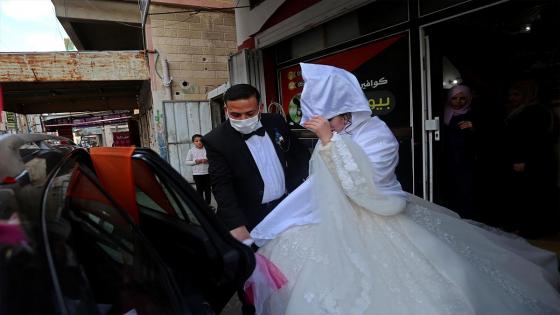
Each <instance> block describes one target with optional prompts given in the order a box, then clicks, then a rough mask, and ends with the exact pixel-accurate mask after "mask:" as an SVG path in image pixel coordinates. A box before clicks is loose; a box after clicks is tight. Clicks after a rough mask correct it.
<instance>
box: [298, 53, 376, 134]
mask: <svg viewBox="0 0 560 315" xmlns="http://www.w3.org/2000/svg"><path fill="white" fill-rule="evenodd" d="M300 66H301V74H302V76H303V80H304V81H305V84H304V86H303V92H302V93H301V110H302V112H303V117H302V118H301V122H300V124H303V123H304V122H306V121H307V120H309V119H310V118H311V117H313V116H322V117H324V118H326V119H330V118H333V117H335V116H337V115H340V114H344V113H352V125H350V126H348V128H347V130H346V131H351V130H352V129H354V128H355V127H357V126H359V125H360V124H361V123H362V122H364V121H365V120H367V119H369V118H370V117H371V109H370V107H369V103H368V100H367V99H366V97H365V95H364V92H363V91H362V88H361V87H360V84H359V82H358V79H356V77H355V76H354V75H353V74H352V73H350V72H348V71H346V70H343V69H339V68H336V67H332V66H327V65H316V64H309V63H300Z"/></svg>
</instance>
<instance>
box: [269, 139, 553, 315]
mask: <svg viewBox="0 0 560 315" xmlns="http://www.w3.org/2000/svg"><path fill="white" fill-rule="evenodd" d="M311 168H312V178H313V185H312V186H311V191H312V193H311V196H310V198H313V202H314V204H315V205H316V207H315V208H316V210H315V211H318V217H319V219H320V220H319V222H320V223H317V224H306V225H299V226H298V225H295V226H292V227H291V228H289V229H288V230H286V231H284V232H283V233H281V234H280V235H279V236H278V237H276V238H274V239H273V240H271V241H269V242H268V243H267V244H266V245H265V246H264V247H262V248H261V249H260V250H259V253H261V254H262V255H264V256H266V257H268V258H269V259H270V260H271V261H272V262H274V263H275V264H276V265H277V266H278V267H279V268H280V270H281V271H282V272H283V273H284V275H285V276H286V277H287V279H288V283H287V285H286V286H285V287H283V288H282V289H280V290H279V291H278V292H276V293H274V294H273V295H272V296H271V297H270V298H269V299H268V300H267V301H266V303H265V305H264V309H263V310H262V312H263V313H265V314H273V315H281V314H292V315H299V314H301V315H311V314H313V315H314V314H352V315H353V314H381V315H391V314H403V315H405V314H406V315H410V314H429V315H433V314H453V315H458V314H491V315H494V314H496V315H498V314H499V315H502V314H523V315H525V314H560V296H559V294H558V291H557V290H556V289H557V288H558V286H559V278H558V274H557V270H556V266H557V265H556V257H555V255H553V254H552V253H549V252H546V251H544V250H540V249H537V248H535V247H532V246H531V245H529V244H528V243H527V242H525V241H524V240H523V239H520V238H517V237H514V236H512V235H510V234H505V233H500V232H499V231H492V230H490V229H489V228H488V227H484V226H479V225H476V224H473V223H471V222H468V221H464V220H461V219H460V218H459V217H458V216H457V215H456V214H455V213H453V212H451V211H449V210H447V209H445V208H443V207H440V206H438V205H435V204H432V203H429V202H426V201H424V200H422V199H420V198H417V197H414V196H413V195H408V197H405V198H403V197H402V196H396V195H387V194H383V193H380V191H378V190H377V189H376V187H375V185H374V183H373V180H372V179H371V175H370V174H372V168H371V165H370V163H369V161H368V158H367V156H366V155H365V153H364V152H363V151H362V149H361V148H360V147H358V146H357V145H356V144H355V143H354V142H353V141H352V140H350V139H349V138H347V137H345V136H341V135H337V134H335V135H334V137H333V139H332V141H331V142H330V143H329V144H328V145H326V146H321V145H318V146H317V148H316V149H315V152H314V154H313V158H312V164H311Z"/></svg>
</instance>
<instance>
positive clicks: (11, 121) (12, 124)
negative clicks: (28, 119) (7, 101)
mask: <svg viewBox="0 0 560 315" xmlns="http://www.w3.org/2000/svg"><path fill="white" fill-rule="evenodd" d="M5 113H6V127H8V129H17V119H16V113H12V112H5Z"/></svg>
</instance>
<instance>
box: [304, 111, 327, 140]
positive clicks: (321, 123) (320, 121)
mask: <svg viewBox="0 0 560 315" xmlns="http://www.w3.org/2000/svg"><path fill="white" fill-rule="evenodd" d="M303 127H305V128H307V129H309V130H311V131H313V133H315V134H316V135H317V137H318V138H319V140H321V143H323V145H325V144H327V143H329V142H330V141H331V138H332V131H331V125H330V124H329V122H328V121H327V120H326V119H325V118H323V117H321V116H313V118H311V119H310V120H308V121H306V122H305V123H304V124H303Z"/></svg>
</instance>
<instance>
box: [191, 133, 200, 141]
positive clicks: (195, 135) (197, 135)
mask: <svg viewBox="0 0 560 315" xmlns="http://www.w3.org/2000/svg"><path fill="white" fill-rule="evenodd" d="M196 138H200V139H202V135H199V134H198V133H195V134H194V135H192V137H191V141H192V142H194V139H196Z"/></svg>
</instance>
